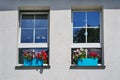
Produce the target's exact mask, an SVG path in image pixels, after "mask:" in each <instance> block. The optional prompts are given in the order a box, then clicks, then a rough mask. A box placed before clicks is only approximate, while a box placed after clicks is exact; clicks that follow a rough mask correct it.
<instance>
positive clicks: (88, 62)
mask: <svg viewBox="0 0 120 80" xmlns="http://www.w3.org/2000/svg"><path fill="white" fill-rule="evenodd" d="M97 64H98V58H95V59H94V58H84V59H78V66H97Z"/></svg>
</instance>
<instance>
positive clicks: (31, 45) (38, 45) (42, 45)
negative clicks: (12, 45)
mask: <svg viewBox="0 0 120 80" xmlns="http://www.w3.org/2000/svg"><path fill="white" fill-rule="evenodd" d="M22 14H34V15H35V14H48V28H44V29H48V33H47V42H46V43H21V20H22ZM19 16H20V21H19V37H18V48H48V47H49V46H48V43H49V12H37V11H36V12H21V13H20V15H19ZM40 29H43V28H40ZM34 36H35V35H34Z"/></svg>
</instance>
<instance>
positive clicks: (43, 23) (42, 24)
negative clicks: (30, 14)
mask: <svg viewBox="0 0 120 80" xmlns="http://www.w3.org/2000/svg"><path fill="white" fill-rule="evenodd" d="M35 28H48V15H47V14H36V19H35Z"/></svg>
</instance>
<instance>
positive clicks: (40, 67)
mask: <svg viewBox="0 0 120 80" xmlns="http://www.w3.org/2000/svg"><path fill="white" fill-rule="evenodd" d="M31 69H50V66H15V70H31Z"/></svg>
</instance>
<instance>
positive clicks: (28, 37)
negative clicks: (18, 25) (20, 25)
mask: <svg viewBox="0 0 120 80" xmlns="http://www.w3.org/2000/svg"><path fill="white" fill-rule="evenodd" d="M21 43H33V30H32V29H22V30H21Z"/></svg>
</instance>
